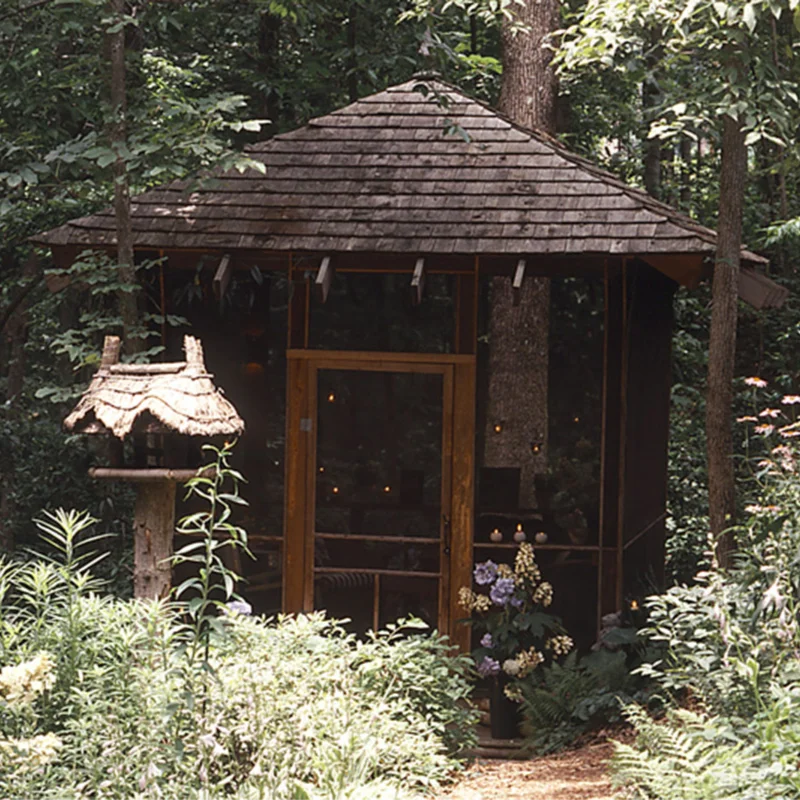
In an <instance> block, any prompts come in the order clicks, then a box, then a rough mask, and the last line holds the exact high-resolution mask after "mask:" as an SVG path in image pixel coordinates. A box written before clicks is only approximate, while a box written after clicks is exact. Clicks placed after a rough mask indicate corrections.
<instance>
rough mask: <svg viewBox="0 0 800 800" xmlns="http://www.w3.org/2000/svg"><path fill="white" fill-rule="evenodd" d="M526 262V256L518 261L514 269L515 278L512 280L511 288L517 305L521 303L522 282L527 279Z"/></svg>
mask: <svg viewBox="0 0 800 800" xmlns="http://www.w3.org/2000/svg"><path fill="white" fill-rule="evenodd" d="M525 264H526V262H525V259H524V258H521V259H520V260H519V261H517V267H516V269H515V270H514V279H513V280H512V282H511V288H512V290H513V294H514V297H513V303H514V305H515V306H518V305H519V302H520V295H521V294H522V282H523V281H524V280H525Z"/></svg>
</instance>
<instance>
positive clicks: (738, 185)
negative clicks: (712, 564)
mask: <svg viewBox="0 0 800 800" xmlns="http://www.w3.org/2000/svg"><path fill="white" fill-rule="evenodd" d="M746 178H747V148H746V147H745V143H744V132H743V131H742V128H741V125H740V123H739V122H738V120H735V119H733V118H732V117H728V116H726V117H724V118H723V129H722V168H721V174H720V200H719V220H718V222H717V253H716V258H715V263H714V283H713V287H712V310H711V336H710V339H709V344H708V398H707V401H706V450H707V453H708V505H709V520H710V524H711V532H712V534H713V535H714V537H715V538H716V539H717V541H718V545H717V554H718V557H719V560H720V563H721V564H722V565H723V566H726V565H728V564H729V563H730V556H731V553H732V551H733V544H734V543H733V537H732V534H731V533H730V532H728V533H724V532H725V531H726V530H727V529H729V528H730V526H731V525H732V524H733V521H734V512H735V503H736V497H735V485H734V468H733V435H732V430H731V427H732V419H731V410H732V406H733V369H734V357H735V354H736V315H737V300H738V287H739V261H740V258H741V248H742V208H743V206H744V190H745V181H746Z"/></svg>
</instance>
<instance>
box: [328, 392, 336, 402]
mask: <svg viewBox="0 0 800 800" xmlns="http://www.w3.org/2000/svg"><path fill="white" fill-rule="evenodd" d="M328 402H329V403H335V402H336V395H335V394H334V393H333V392H331V393H330V394H329V395H328Z"/></svg>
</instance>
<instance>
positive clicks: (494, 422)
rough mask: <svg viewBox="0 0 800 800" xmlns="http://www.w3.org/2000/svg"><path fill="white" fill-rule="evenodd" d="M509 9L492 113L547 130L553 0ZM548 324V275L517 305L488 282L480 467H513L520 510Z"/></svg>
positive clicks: (530, 502) (540, 427)
mask: <svg viewBox="0 0 800 800" xmlns="http://www.w3.org/2000/svg"><path fill="white" fill-rule="evenodd" d="M513 13H514V15H515V20H516V21H519V22H520V23H522V24H523V25H524V30H520V31H518V32H517V33H514V32H513V31H512V29H511V23H509V22H506V23H505V24H504V25H503V29H502V44H503V75H502V83H501V88H500V111H501V112H502V113H504V114H505V115H506V116H508V117H509V118H510V119H512V120H513V121H514V122H515V123H517V124H518V125H521V126H523V127H526V128H534V129H538V130H540V131H543V132H545V133H548V134H551V135H553V134H555V130H556V112H557V99H558V83H557V80H556V75H555V70H554V69H553V67H552V66H551V61H552V56H553V53H552V51H551V50H550V49H549V48H548V47H546V46H545V40H546V37H547V35H548V34H549V33H551V32H552V31H554V30H556V29H557V28H558V25H559V6H558V0H528V2H527V3H526V4H525V5H524V6H514V12H513ZM549 328H550V280H549V279H548V278H531V277H528V278H526V279H525V280H524V282H523V284H522V289H521V292H520V300H519V303H518V304H515V303H514V298H513V290H512V287H511V279H510V278H508V277H497V278H494V279H493V280H492V286H491V309H490V318H489V368H488V374H489V381H488V383H489V385H488V402H487V415H486V427H485V436H484V454H483V464H484V466H487V467H513V468H519V470H520V494H519V498H518V502H519V505H520V506H521V507H523V508H535V507H536V506H537V505H538V504H537V500H536V490H535V487H534V476H535V475H536V473H538V472H542V471H544V470H545V469H546V468H547V434H548V414H547V387H548V369H549ZM498 425H499V426H500V430H499V431H498V430H497V429H496V426H498Z"/></svg>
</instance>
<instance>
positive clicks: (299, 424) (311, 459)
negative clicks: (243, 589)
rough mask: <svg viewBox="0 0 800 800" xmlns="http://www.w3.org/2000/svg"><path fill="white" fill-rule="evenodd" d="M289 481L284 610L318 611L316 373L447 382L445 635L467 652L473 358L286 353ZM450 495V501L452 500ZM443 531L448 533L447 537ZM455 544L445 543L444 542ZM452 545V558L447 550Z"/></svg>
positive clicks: (442, 614)
mask: <svg viewBox="0 0 800 800" xmlns="http://www.w3.org/2000/svg"><path fill="white" fill-rule="evenodd" d="M286 362H287V367H286V368H287V381H286V450H285V452H286V462H285V463H286V481H285V490H284V491H285V503H284V509H285V510H284V548H283V610H284V612H285V613H298V612H307V611H311V610H313V607H314V530H313V529H314V519H315V516H316V515H315V508H314V500H315V487H316V435H317V431H316V427H317V425H316V420H317V372H318V370H320V369H342V370H362V371H369V372H407V373H408V372H418V373H419V372H426V373H434V374H437V373H438V374H441V375H442V377H443V397H442V400H443V403H442V427H443V437H442V438H443V448H442V514H443V515H447V516H448V517H449V521H450V522H449V537H445V536H444V535H442V546H441V547H442V550H441V556H440V569H441V572H442V575H441V578H440V590H439V591H440V595H439V630H440V632H441V633H444V634H447V635H448V636H450V639H451V641H452V642H453V643H454V644H456V645H458V647H459V648H460V649H461V650H462V651H466V650H468V649H469V639H470V630H469V628H468V626H466V625H460V624H458V620H459V619H461V618H463V617H464V616H465V615H464V611H463V610H462V609H460V608H459V606H458V590H459V588H460V587H462V586H470V585H471V580H472V577H471V575H472V563H473V560H472V559H473V556H472V542H473V524H474V493H475V492H474V488H475V369H476V365H475V356H474V355H456V354H449V353H448V354H438V353H430V354H429V353H384V352H362V351H349V350H348V351H341V350H287V351H286ZM448 495H449V500H448ZM442 533H444V531H442ZM446 538H447V539H448V540H449V541H445V539H446ZM448 544H449V552H447V548H448Z"/></svg>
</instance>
